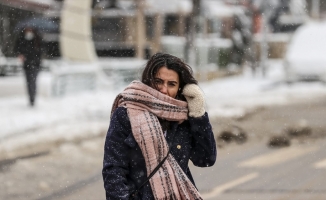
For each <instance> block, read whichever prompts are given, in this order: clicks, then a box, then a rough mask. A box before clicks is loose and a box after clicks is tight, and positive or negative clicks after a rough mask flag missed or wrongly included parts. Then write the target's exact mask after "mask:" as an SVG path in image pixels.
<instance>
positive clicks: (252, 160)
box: [0, 98, 326, 200]
mask: <svg viewBox="0 0 326 200" xmlns="http://www.w3.org/2000/svg"><path fill="white" fill-rule="evenodd" d="M325 99H326V98H324V99H319V100H311V101H310V102H302V103H297V104H293V105H283V106H281V105H280V106H271V107H265V108H261V109H258V110H257V111H256V112H255V113H251V114H250V115H248V116H246V117H245V118H243V119H241V120H240V119H225V118H224V119H212V120H211V122H212V124H213V127H214V131H215V133H216V134H218V133H219V132H220V131H221V130H222V129H223V126H225V125H226V124H236V125H238V126H241V127H242V128H243V129H244V130H246V131H247V134H248V141H247V142H245V143H244V144H241V145H240V144H237V143H233V142H231V143H228V144H225V145H221V146H219V148H218V158H217V161H216V164H215V165H214V166H213V167H210V168H197V167H194V166H192V165H191V164H190V167H191V170H192V173H193V176H194V178H195V181H196V185H197V187H198V189H199V190H200V192H201V194H202V195H203V197H204V199H208V200H213V199H248V200H249V199H250V200H251V199H271V200H281V199H316V200H318V199H325V196H326V181H325V173H326V151H324V149H325V146H326V137H325V135H326V134H325V133H326V132H325V131H324V130H326V124H325V123H324V119H325V118H326V101H325ZM303 119H304V120H306V123H307V124H308V125H309V126H310V127H311V128H312V134H311V135H309V136H307V137H299V138H294V139H292V140H291V145H290V146H289V147H284V148H270V147H268V146H267V142H268V140H269V138H270V137H271V136H272V135H273V134H274V133H275V132H278V131H279V130H282V129H283V128H284V127H286V126H287V125H290V124H293V123H295V122H297V121H300V120H303ZM104 138H105V133H103V135H101V136H100V137H97V138H89V139H87V140H81V141H71V142H66V143H63V144H60V145H58V146H56V147H52V148H51V149H49V150H48V151H45V152H41V153H39V154H33V155H30V156H25V157H21V158H18V159H13V160H9V161H8V160H7V161H1V162H0V181H1V182H2V183H3V184H1V186H0V199H7V200H11V199H42V200H49V199H58V200H59V199H60V200H61V199H63V200H66V199H67V200H68V199H104V198H105V196H104V190H103V183H102V177H101V174H100V172H101V167H102V158H103V143H104Z"/></svg>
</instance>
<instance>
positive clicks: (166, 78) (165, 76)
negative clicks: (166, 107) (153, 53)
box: [155, 66, 180, 98]
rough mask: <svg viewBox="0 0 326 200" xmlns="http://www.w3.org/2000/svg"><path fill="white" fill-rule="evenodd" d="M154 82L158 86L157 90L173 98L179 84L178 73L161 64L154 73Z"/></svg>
mask: <svg viewBox="0 0 326 200" xmlns="http://www.w3.org/2000/svg"><path fill="white" fill-rule="evenodd" d="M155 84H156V86H157V88H158V91H160V92H161V93H163V94H165V95H168V96H170V97H172V98H175V97H176V96H177V93H178V90H179V86H180V82H179V75H178V73H177V72H176V71H173V70H171V69H168V68H167V67H166V66H163V67H161V68H160V69H159V70H158V71H157V73H156V75H155Z"/></svg>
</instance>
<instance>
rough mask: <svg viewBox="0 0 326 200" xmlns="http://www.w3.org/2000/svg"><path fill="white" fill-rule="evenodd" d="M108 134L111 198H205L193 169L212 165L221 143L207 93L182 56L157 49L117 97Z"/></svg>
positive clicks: (107, 176)
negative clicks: (214, 129) (190, 164)
mask: <svg viewBox="0 0 326 200" xmlns="http://www.w3.org/2000/svg"><path fill="white" fill-rule="evenodd" d="M111 113H112V114H111V122H110V127H109V130H108V133H107V136H106V142H105V150H104V161H103V170H102V174H103V180H104V188H105V190H106V199H121V200H126V199H149V200H150V199H202V198H201V196H200V194H199V192H198V190H197V189H196V186H195V183H194V180H193V178H192V175H191V173H190V170H189V167H188V161H189V160H191V161H192V162H193V164H194V165H195V166H199V167H209V166H212V165H213V164H214V163H215V160H216V145H215V140H214V135H213V132H212V127H211V124H210V122H209V118H208V114H207V112H206V111H205V108H204V96H203V94H202V91H201V90H200V88H199V87H198V85H197V80H195V78H194V77H193V75H192V70H191V68H190V67H189V66H188V65H187V64H185V63H184V62H183V61H182V60H181V59H179V58H177V57H175V56H172V55H169V54H162V53H157V54H155V55H153V56H152V57H151V58H150V59H149V60H148V62H147V64H146V67H145V69H144V71H143V74H142V79H141V81H133V82H132V83H131V84H130V85H129V86H127V87H126V88H125V90H124V91H123V92H121V93H120V94H119V95H118V96H117V98H116V99H115V101H114V103H113V106H112V112H111Z"/></svg>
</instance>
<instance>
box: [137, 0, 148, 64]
mask: <svg viewBox="0 0 326 200" xmlns="http://www.w3.org/2000/svg"><path fill="white" fill-rule="evenodd" d="M135 3H136V29H137V32H136V47H135V50H136V58H139V59H144V50H145V34H146V33H145V17H144V6H145V2H144V0H135Z"/></svg>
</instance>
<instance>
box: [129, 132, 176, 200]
mask: <svg viewBox="0 0 326 200" xmlns="http://www.w3.org/2000/svg"><path fill="white" fill-rule="evenodd" d="M174 135H175V134H174ZM174 135H173V136H174ZM173 138H174V137H173ZM172 141H173V140H172ZM171 146H172V145H171ZM170 150H171V147H170V146H169V151H168V153H167V154H166V156H165V157H164V158H163V160H161V162H160V163H159V164H158V165H157V166H156V167H155V169H154V170H153V171H152V172H151V173H150V175H149V176H148V177H147V179H146V180H145V181H144V182H143V183H142V184H141V185H140V186H139V187H138V189H136V190H135V191H133V192H132V193H131V194H130V196H129V199H133V198H134V197H135V196H136V195H137V194H138V192H139V191H140V189H141V188H143V187H144V185H145V184H146V183H147V182H148V181H149V179H151V178H152V176H154V174H155V173H156V172H157V170H158V169H160V167H161V166H162V165H163V163H164V161H165V160H166V159H167V158H168V156H169V154H170Z"/></svg>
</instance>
